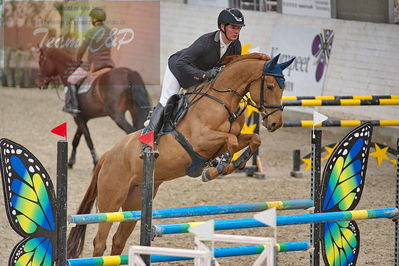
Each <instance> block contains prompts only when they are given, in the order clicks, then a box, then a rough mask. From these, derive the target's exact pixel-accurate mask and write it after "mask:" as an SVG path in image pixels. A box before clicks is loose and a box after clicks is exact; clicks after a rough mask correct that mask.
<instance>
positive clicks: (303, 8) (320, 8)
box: [282, 0, 331, 18]
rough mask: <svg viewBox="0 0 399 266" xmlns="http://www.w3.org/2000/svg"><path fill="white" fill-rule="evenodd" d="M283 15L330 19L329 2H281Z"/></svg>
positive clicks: (313, 0) (287, 0)
mask: <svg viewBox="0 0 399 266" xmlns="http://www.w3.org/2000/svg"><path fill="white" fill-rule="evenodd" d="M282 6H283V10H282V12H283V14H291V15H300V16H312V17H322V18H331V1H330V0H282Z"/></svg>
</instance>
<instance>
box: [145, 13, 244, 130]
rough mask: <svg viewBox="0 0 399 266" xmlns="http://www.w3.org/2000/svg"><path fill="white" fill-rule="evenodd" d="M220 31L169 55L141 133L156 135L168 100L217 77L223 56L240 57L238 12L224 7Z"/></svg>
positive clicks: (242, 24)
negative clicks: (159, 85)
mask: <svg viewBox="0 0 399 266" xmlns="http://www.w3.org/2000/svg"><path fill="white" fill-rule="evenodd" d="M217 23H218V28H219V30H217V31H213V32H210V33H206V34H204V35H202V36H201V37H199V38H198V39H197V40H196V41H194V43H192V44H191V45H190V46H189V47H187V48H185V49H183V50H180V51H178V52H177V53H175V54H173V55H171V56H170V57H169V60H168V64H167V66H166V70H165V75H164V79H163V84H162V90H161V97H160V100H159V103H158V104H157V105H156V106H155V108H154V110H153V112H152V115H151V118H150V121H149V122H148V125H147V126H146V127H145V128H144V130H143V134H145V133H147V132H149V131H154V134H155V136H156V135H157V133H158V132H159V131H160V129H161V127H162V124H163V123H162V122H163V121H162V117H163V113H164V108H165V106H166V104H167V101H168V99H169V98H170V97H171V96H172V95H175V94H177V93H178V92H179V90H180V88H183V89H187V88H190V87H192V86H194V85H198V84H200V83H202V82H203V81H205V80H210V79H213V78H215V77H216V75H217V74H218V73H219V71H220V66H221V62H222V61H223V60H224V58H225V57H226V56H230V55H240V54H241V43H240V40H239V34H240V31H241V28H242V27H244V26H245V24H244V16H243V14H242V13H241V11H240V10H238V9H235V8H226V9H224V10H222V11H221V12H220V14H219V16H218V21H217Z"/></svg>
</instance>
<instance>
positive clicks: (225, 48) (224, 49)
mask: <svg viewBox="0 0 399 266" xmlns="http://www.w3.org/2000/svg"><path fill="white" fill-rule="evenodd" d="M219 34H220V36H219V39H220V58H222V56H223V55H224V53H225V52H226V51H227V48H228V47H229V45H230V43H231V42H229V44H225V43H224V42H223V39H222V34H223V33H222V32H221V31H220V32H219Z"/></svg>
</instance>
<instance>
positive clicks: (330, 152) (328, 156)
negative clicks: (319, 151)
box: [321, 143, 338, 161]
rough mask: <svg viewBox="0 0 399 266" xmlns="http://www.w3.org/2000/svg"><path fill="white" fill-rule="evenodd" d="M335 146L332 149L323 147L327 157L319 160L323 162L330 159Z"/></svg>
mask: <svg viewBox="0 0 399 266" xmlns="http://www.w3.org/2000/svg"><path fill="white" fill-rule="evenodd" d="M337 145H338V143H336V144H335V145H334V147H332V148H330V147H327V146H325V147H324V149H325V150H326V152H327V155H326V156H324V157H323V158H321V161H324V160H327V159H328V158H330V156H331V154H332V152H333V151H334V150H335V148H336V147H337Z"/></svg>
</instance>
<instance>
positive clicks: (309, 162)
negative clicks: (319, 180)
mask: <svg viewBox="0 0 399 266" xmlns="http://www.w3.org/2000/svg"><path fill="white" fill-rule="evenodd" d="M301 160H302V162H304V163H305V171H308V170H310V167H311V166H312V158H302V159H301Z"/></svg>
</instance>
